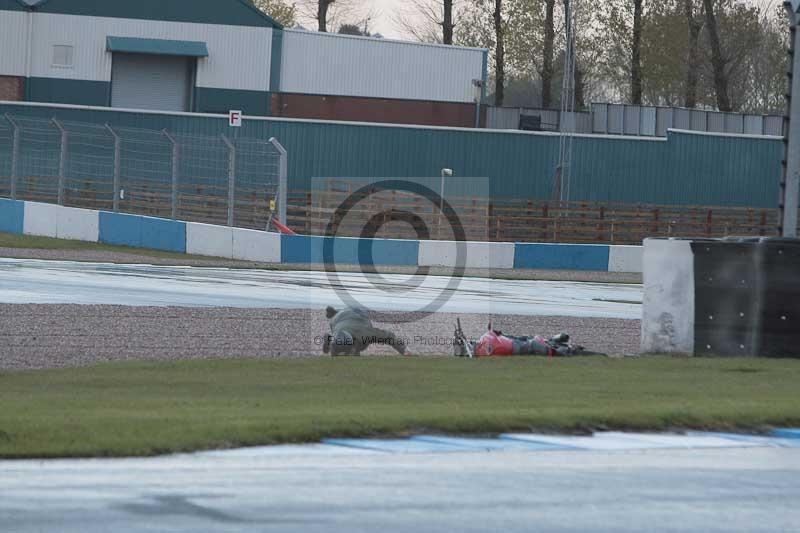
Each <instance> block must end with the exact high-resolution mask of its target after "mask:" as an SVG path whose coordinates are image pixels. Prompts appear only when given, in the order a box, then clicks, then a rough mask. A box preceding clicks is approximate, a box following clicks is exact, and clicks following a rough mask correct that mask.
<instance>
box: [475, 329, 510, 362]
mask: <svg viewBox="0 0 800 533" xmlns="http://www.w3.org/2000/svg"><path fill="white" fill-rule="evenodd" d="M511 355H514V341H513V340H511V339H509V338H508V337H505V336H503V335H499V334H498V333H497V332H496V331H492V330H489V331H487V332H486V333H485V334H484V335H483V336H482V337H481V338H480V339H478V344H477V345H476V346H475V356H476V357H507V356H511Z"/></svg>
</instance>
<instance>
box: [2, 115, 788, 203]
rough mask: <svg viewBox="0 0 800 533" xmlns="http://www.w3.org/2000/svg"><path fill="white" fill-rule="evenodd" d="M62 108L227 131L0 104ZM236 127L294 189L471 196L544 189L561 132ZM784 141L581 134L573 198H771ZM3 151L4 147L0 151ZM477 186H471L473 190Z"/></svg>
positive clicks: (277, 124)
mask: <svg viewBox="0 0 800 533" xmlns="http://www.w3.org/2000/svg"><path fill="white" fill-rule="evenodd" d="M5 112H8V113H11V114H15V115H20V114H24V115H33V116H39V117H53V116H56V117H59V118H62V119H64V120H78V121H91V122H96V123H100V124H103V123H106V122H108V123H109V124H113V125H116V126H132V127H144V128H152V129H161V128H168V129H170V130H172V131H176V132H180V133H199V134H219V133H223V132H226V133H230V130H229V128H228V126H227V117H223V116H219V117H213V118H212V117H197V116H195V117H192V116H186V115H183V116H180V115H166V114H157V113H151V114H145V113H128V112H123V111H106V110H99V109H98V110H78V109H64V108H56V107H47V106H31V105H13V104H8V103H6V104H0V115H2V113H5ZM239 133H240V134H241V135H242V136H248V137H260V138H264V139H266V138H269V137H271V136H275V137H277V138H278V139H279V140H280V142H281V143H282V144H283V145H284V146H285V147H286V149H287V150H288V152H289V179H290V187H291V188H293V189H308V188H309V187H310V184H311V179H312V178H313V177H392V178H402V177H417V176H438V175H439V172H440V170H441V169H442V168H445V167H447V168H452V169H453V170H454V171H455V175H456V178H454V179H453V180H451V184H452V185H451V186H450V187H448V191H447V193H448V194H452V195H460V194H463V195H469V194H471V193H470V191H469V190H464V189H463V188H460V187H459V183H458V179H457V177H458V176H471V177H487V178H489V179H490V182H491V192H492V194H493V195H494V196H506V197H507V196H519V197H527V198H549V197H550V193H551V187H552V182H553V171H554V169H555V166H556V161H557V155H558V146H559V137H558V135H555V134H549V133H539V134H534V133H526V132H511V131H509V132H500V131H482V130H467V129H444V128H423V127H403V126H377V125H361V124H347V123H335V122H313V121H294V120H286V119H257V120H256V119H249V120H245V123H244V127H243V128H242V129H241V131H240V132H239ZM782 151H783V147H782V143H781V141H780V140H778V139H772V138H761V139H759V138H752V137H731V136H716V135H700V134H689V133H673V134H670V135H669V137H668V138H667V139H663V140H658V139H653V140H648V139H634V138H629V137H620V138H615V137H610V136H606V137H600V136H578V137H575V140H574V148H573V154H574V155H573V158H574V161H573V168H572V182H571V191H572V195H571V196H572V198H571V199H573V200H602V201H617V202H646V203H663V204H684V205H686V204H689V205H692V204H694V205H740V206H757V207H774V206H775V205H776V202H777V198H778V181H779V176H780V170H781V168H780V161H781V155H782ZM3 157H8V155H7V153H4V154H0V158H3ZM472 194H474V192H473V193H472Z"/></svg>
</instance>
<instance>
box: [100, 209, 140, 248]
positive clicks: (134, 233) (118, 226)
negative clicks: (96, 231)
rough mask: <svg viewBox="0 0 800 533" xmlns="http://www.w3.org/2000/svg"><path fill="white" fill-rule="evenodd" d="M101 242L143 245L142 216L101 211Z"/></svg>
mask: <svg viewBox="0 0 800 533" xmlns="http://www.w3.org/2000/svg"><path fill="white" fill-rule="evenodd" d="M99 238H100V242H102V243H105V244H116V245H119V246H132V247H141V246H142V217H140V216H138V215H126V214H123V213H109V212H106V211H101V212H100V237H99Z"/></svg>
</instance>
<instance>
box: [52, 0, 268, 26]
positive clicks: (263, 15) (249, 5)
mask: <svg viewBox="0 0 800 533" xmlns="http://www.w3.org/2000/svg"><path fill="white" fill-rule="evenodd" d="M42 1H44V2H47V1H48V0H42ZM237 1H238V2H239V3H240V4H243V5H244V6H245V7H247V8H248V9H249V10H250V11H253V12H255V13H256V14H257V15H259V16H260V17H261V18H263V19H264V20H266V21H267V22H269V23H270V24H271V25H272V27H273V28H275V29H278V30H282V29H283V24H281V23H280V22H278V21H277V20H275V19H274V18H272V17H270V16H269V15H267V14H266V13H264V12H263V11H261V10H260V9H258V8H257V7H256V6H255V5H254V4H253V3H252V2H250V0H237Z"/></svg>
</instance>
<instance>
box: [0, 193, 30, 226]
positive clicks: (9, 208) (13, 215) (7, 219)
mask: <svg viewBox="0 0 800 533" xmlns="http://www.w3.org/2000/svg"><path fill="white" fill-rule="evenodd" d="M24 224H25V202H21V201H19V200H7V199H6V198H0V232H3V233H14V234H17V235H19V234H21V233H22V232H23V231H24Z"/></svg>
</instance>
